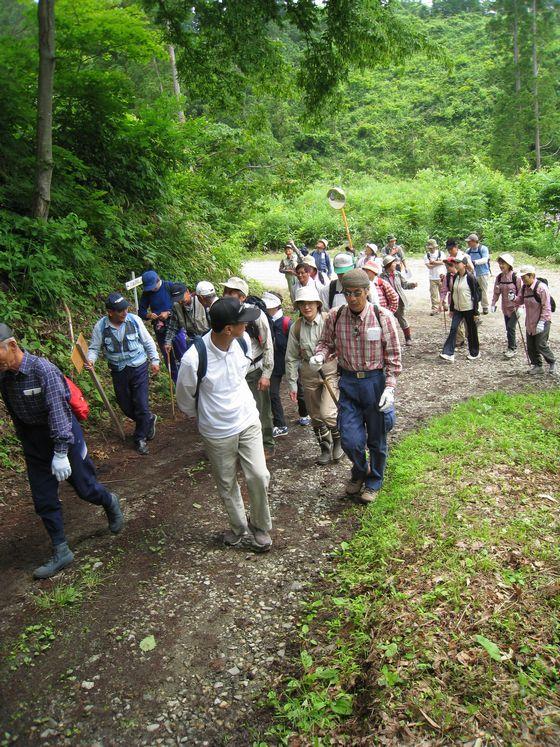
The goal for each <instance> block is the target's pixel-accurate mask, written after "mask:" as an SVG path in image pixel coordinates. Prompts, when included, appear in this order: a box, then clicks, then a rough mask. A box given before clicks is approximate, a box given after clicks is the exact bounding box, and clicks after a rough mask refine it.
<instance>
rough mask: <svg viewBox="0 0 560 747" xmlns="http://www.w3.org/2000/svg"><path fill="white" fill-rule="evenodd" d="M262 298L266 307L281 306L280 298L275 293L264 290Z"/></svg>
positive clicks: (274, 307)
mask: <svg viewBox="0 0 560 747" xmlns="http://www.w3.org/2000/svg"><path fill="white" fill-rule="evenodd" d="M262 300H263V301H264V305H265V306H266V308H267V309H277V308H278V307H279V306H282V299H281V298H279V296H277V295H276V293H270V292H269V291H266V293H263V294H262Z"/></svg>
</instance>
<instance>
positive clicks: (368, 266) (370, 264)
mask: <svg viewBox="0 0 560 747" xmlns="http://www.w3.org/2000/svg"><path fill="white" fill-rule="evenodd" d="M362 270H370V271H371V272H375V273H376V275H381V264H380V263H379V262H376V261H375V260H374V259H368V261H367V262H365V263H364V264H363V266H362Z"/></svg>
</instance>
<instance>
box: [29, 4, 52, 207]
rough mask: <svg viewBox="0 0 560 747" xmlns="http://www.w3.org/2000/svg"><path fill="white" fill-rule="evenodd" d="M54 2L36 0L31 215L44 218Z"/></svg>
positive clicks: (49, 173)
mask: <svg viewBox="0 0 560 747" xmlns="http://www.w3.org/2000/svg"><path fill="white" fill-rule="evenodd" d="M54 2H55V0H39V3H38V6H37V12H38V17H39V81H38V90H37V162H36V171H35V196H34V200H33V217H34V218H40V219H41V220H47V218H48V216H49V207H50V203H51V180H52V172H53V154H52V106H53V81H54V66H55V56H54Z"/></svg>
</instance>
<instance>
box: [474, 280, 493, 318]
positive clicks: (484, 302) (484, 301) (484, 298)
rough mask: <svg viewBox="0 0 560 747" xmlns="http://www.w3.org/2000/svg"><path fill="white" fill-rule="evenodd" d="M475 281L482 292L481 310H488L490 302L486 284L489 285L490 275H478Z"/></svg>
mask: <svg viewBox="0 0 560 747" xmlns="http://www.w3.org/2000/svg"><path fill="white" fill-rule="evenodd" d="M476 282H477V283H478V287H479V288H480V293H481V294H482V310H483V311H488V309H489V308H490V302H489V301H488V286H489V285H490V275H480V276H479V277H477V279H476Z"/></svg>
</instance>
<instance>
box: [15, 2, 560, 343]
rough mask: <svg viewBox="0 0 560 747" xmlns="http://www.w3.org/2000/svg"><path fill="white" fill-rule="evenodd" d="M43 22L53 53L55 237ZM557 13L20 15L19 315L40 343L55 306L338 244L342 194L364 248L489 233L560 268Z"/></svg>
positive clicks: (143, 8)
mask: <svg viewBox="0 0 560 747" xmlns="http://www.w3.org/2000/svg"><path fill="white" fill-rule="evenodd" d="M41 5H43V6H45V5H47V6H48V5H52V6H54V20H55V29H54V34H53V39H54V44H55V50H56V51H55V60H56V64H55V66H54V78H53V85H52V182H51V187H50V196H49V200H48V206H47V208H48V219H47V214H45V215H43V217H37V212H36V211H35V207H36V199H35V196H36V193H37V177H36V172H37V169H36V166H37V160H38V157H37V122H38V105H39V104H40V98H38V70H39V44H38V33H39V29H38V14H37V10H38V8H40V7H41ZM557 14H558V5H557V3H555V2H552V1H551V0H535V2H525V1H524V0H497V1H496V2H479V1H478V0H453V1H451V2H443V1H440V2H434V3H433V4H432V6H428V5H425V4H422V3H418V2H409V1H408V0H402V1H401V2H396V1H394V0H391V1H390V2H388V3H384V4H383V5H379V6H378V5H377V4H376V3H372V2H368V1H366V0H354V2H340V1H334V0H331V2H327V3H325V4H324V7H318V6H317V5H315V4H314V3H301V2H300V3H293V2H280V1H279V0H278V1H275V2H263V1H258V0H240V1H239V2H237V3H235V4H234V5H233V6H232V7H229V6H228V8H227V9H226V8H221V7H220V4H219V3H217V2H212V1H211V0H206V1H205V2H199V3H194V4H192V7H191V10H190V11H188V13H186V11H185V6H184V5H183V4H182V3H180V2H172V1H169V2H164V1H163V0H161V1H160V2H155V1H150V0H145V2H139V1H136V0H57V1H56V5H55V4H54V3H43V4H41V3H39V4H38V5H37V4H36V3H35V2H33V0H6V2H4V3H2V7H1V9H0V21H1V26H0V28H1V30H2V31H1V33H2V39H1V44H0V81H1V85H0V277H1V282H2V285H1V291H0V293H1V299H0V301H1V305H2V308H3V310H4V311H3V316H4V318H5V319H6V321H8V322H11V323H17V321H18V320H19V319H21V318H22V316H25V318H26V319H27V320H28V321H31V322H32V326H35V325H38V328H39V330H40V329H41V324H42V322H41V318H42V317H51V319H52V318H53V314H54V319H57V318H58V315H60V300H61V299H66V300H70V301H71V302H72V305H73V307H75V308H76V309H78V310H82V311H86V310H87V309H88V308H91V307H92V306H94V305H95V304H96V303H97V302H98V300H99V298H100V297H102V296H103V294H105V293H106V292H107V291H108V290H110V289H111V288H113V287H114V286H115V282H117V284H118V285H119V287H122V284H123V283H124V281H125V280H126V279H128V277H129V273H130V272H131V271H135V272H136V273H137V274H138V273H139V272H142V271H143V270H145V269H147V268H149V267H157V268H158V269H159V270H161V271H162V272H164V273H166V272H173V273H175V275H176V276H177V277H181V278H184V279H186V280H189V281H192V280H196V279H199V278H201V277H209V278H213V277H216V276H217V275H223V274H224V273H225V272H228V271H232V272H233V271H237V270H238V269H239V263H240V260H241V258H242V257H243V256H244V255H245V254H246V253H247V252H254V251H257V252H259V251H263V250H268V249H278V248H279V247H281V246H282V244H283V242H285V240H286V239H287V238H295V239H297V240H301V241H314V240H315V238H316V236H317V235H319V234H327V235H328V237H329V238H331V239H333V240H334V241H335V243H336V242H337V241H339V240H340V241H341V240H342V239H343V232H342V230H341V226H340V225H339V223H338V221H337V220H336V216H334V215H333V214H332V213H331V214H329V212H328V210H327V208H326V207H325V205H326V202H325V199H324V193H325V191H326V189H327V188H328V186H330V185H331V184H334V183H339V184H341V185H343V186H344V187H345V188H346V189H347V191H348V195H349V206H348V207H349V210H348V212H349V216H350V220H351V223H352V229H353V230H354V231H355V233H356V236H357V238H358V239H359V240H360V241H361V240H366V239H370V240H371V239H373V240H378V239H381V240H382V239H383V237H384V234H385V233H386V232H387V231H391V232H395V231H397V232H398V233H399V235H400V236H401V238H402V240H403V241H404V243H405V244H406V245H407V246H408V248H409V249H410V250H412V251H414V250H416V249H418V248H420V247H421V246H422V245H423V242H424V241H425V239H426V238H427V237H428V236H436V237H445V236H446V235H448V234H451V235H454V234H458V235H464V234H465V232H468V231H470V230H478V231H480V232H481V233H482V234H483V235H484V237H485V239H486V240H487V241H488V243H489V244H490V245H491V249H492V250H495V251H499V250H500V249H503V248H513V249H515V248H522V249H523V250H524V251H527V252H530V253H534V254H536V255H539V256H554V255H557V254H558V251H559V250H558V240H557V236H558V228H559V225H560V224H559V220H560V218H559V215H560V166H559V165H558V153H559V151H560V107H559V106H558V96H559V90H558V76H557V70H558V62H559V60H558V57H559V55H560V51H559V44H558V41H559V35H558V24H557V23H556V20H557ZM170 54H171V55H172V58H173V62H171V58H170ZM39 121H41V117H39ZM30 310H31V315H30ZM30 316H31V319H30ZM61 319H62V317H61Z"/></svg>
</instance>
